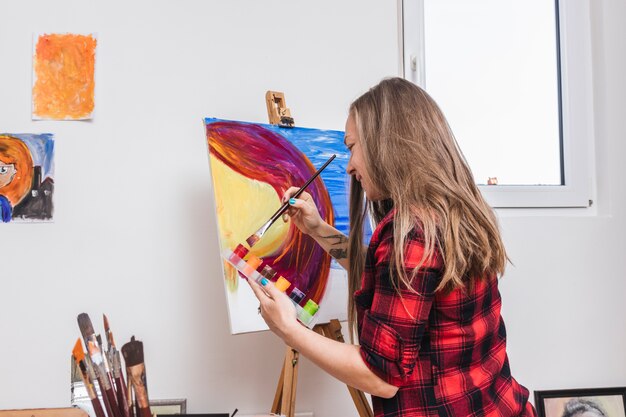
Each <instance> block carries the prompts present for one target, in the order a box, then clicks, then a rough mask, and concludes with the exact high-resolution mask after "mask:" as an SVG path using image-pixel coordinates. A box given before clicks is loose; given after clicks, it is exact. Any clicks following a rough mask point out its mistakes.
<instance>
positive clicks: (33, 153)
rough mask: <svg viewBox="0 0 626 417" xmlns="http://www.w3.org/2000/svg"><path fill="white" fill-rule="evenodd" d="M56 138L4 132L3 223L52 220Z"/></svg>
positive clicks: (0, 148) (0, 157)
mask: <svg viewBox="0 0 626 417" xmlns="http://www.w3.org/2000/svg"><path fill="white" fill-rule="evenodd" d="M53 158H54V138H53V135H52V134H50V133H43V134H24V133H20V134H7V133H0V222H2V223H8V222H12V221H51V220H52V215H53V211H54V206H53V200H52V197H53V194H54V159H53Z"/></svg>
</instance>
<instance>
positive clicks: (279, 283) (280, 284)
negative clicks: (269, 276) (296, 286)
mask: <svg viewBox="0 0 626 417" xmlns="http://www.w3.org/2000/svg"><path fill="white" fill-rule="evenodd" d="M274 285H275V286H276V288H277V289H278V291H280V292H285V291H287V288H289V287H291V282H289V281H287V280H286V279H285V277H283V276H280V277H278V280H276V284H274Z"/></svg>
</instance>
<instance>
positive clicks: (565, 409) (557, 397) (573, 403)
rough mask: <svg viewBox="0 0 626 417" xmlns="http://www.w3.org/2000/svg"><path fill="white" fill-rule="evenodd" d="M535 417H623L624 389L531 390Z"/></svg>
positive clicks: (625, 409) (624, 405)
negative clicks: (537, 416) (535, 409)
mask: <svg viewBox="0 0 626 417" xmlns="http://www.w3.org/2000/svg"><path fill="white" fill-rule="evenodd" d="M535 406H536V407H537V413H538V414H539V417H626V387H616V388H588V389H567V390H552V391H535Z"/></svg>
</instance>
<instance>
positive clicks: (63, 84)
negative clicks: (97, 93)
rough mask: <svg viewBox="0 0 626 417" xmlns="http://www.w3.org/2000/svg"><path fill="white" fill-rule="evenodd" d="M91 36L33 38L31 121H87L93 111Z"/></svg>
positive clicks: (94, 57) (94, 59)
mask: <svg viewBox="0 0 626 417" xmlns="http://www.w3.org/2000/svg"><path fill="white" fill-rule="evenodd" d="M95 61H96V38H95V36H94V35H75V34H42V35H36V36H35V37H34V56H33V103H32V107H33V109H32V113H33V114H32V118H33V120H42V119H45V120H87V119H91V118H92V115H93V110H94V105H95V102H94V89H95V79H94V71H95Z"/></svg>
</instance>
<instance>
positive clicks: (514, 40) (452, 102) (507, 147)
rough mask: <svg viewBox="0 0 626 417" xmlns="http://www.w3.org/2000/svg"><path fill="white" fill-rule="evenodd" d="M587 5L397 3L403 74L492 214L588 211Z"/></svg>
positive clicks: (548, 1) (540, 0) (514, 0)
mask: <svg viewBox="0 0 626 417" xmlns="http://www.w3.org/2000/svg"><path fill="white" fill-rule="evenodd" d="M587 2H588V0H565V1H558V0H557V1H555V0H472V1H468V0H403V2H402V22H403V25H402V26H403V28H402V32H403V33H402V34H403V43H404V45H403V46H404V51H403V58H404V76H405V78H407V79H409V80H411V81H413V82H415V83H416V84H418V85H420V86H422V87H424V88H425V89H426V90H427V91H428V92H429V93H430V94H431V95H432V96H433V98H434V99H435V100H436V101H437V102H438V103H439V105H440V106H441V107H442V109H443V111H444V113H445V114H446V117H447V118H448V122H449V123H450V125H451V127H452V130H453V132H454V133H455V135H456V137H457V141H458V142H459V145H460V147H461V149H462V150H463V152H464V154H465V157H466V158H467V160H468V163H469V164H470V167H471V168H472V171H473V173H474V177H475V180H476V182H477V183H478V184H479V186H480V188H481V191H482V192H483V194H484V195H485V197H486V198H487V200H488V201H489V203H490V204H491V205H493V206H494V207H502V208H504V207H587V206H588V205H589V201H590V198H591V181H590V172H591V169H590V159H591V150H592V146H591V145H592V143H593V107H592V90H591V50H590V46H591V45H590V28H589V10H588V9H589V5H588V3H587ZM492 182H496V183H497V185H487V184H488V183H492Z"/></svg>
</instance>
